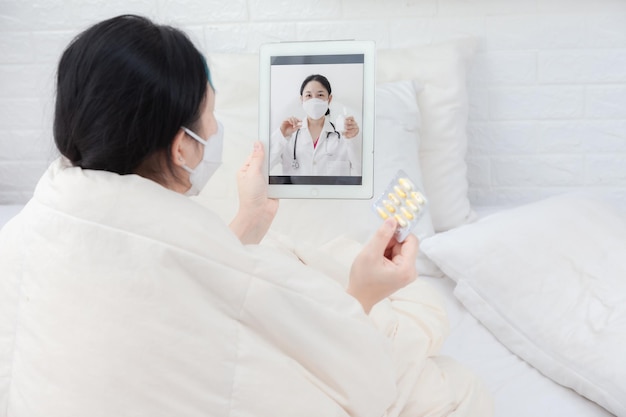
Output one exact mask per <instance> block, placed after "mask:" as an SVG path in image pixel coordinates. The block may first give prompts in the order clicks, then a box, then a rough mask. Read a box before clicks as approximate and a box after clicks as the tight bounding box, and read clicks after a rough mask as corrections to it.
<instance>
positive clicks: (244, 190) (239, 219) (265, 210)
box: [229, 141, 278, 244]
mask: <svg viewBox="0 0 626 417" xmlns="http://www.w3.org/2000/svg"><path fill="white" fill-rule="evenodd" d="M264 155H265V151H264V149H263V144H262V143H261V142H259V141H257V142H255V143H254V150H253V151H252V154H251V155H250V156H249V157H248V159H247V160H246V162H245V163H244V164H243V166H242V167H241V168H240V169H239V171H238V172H237V188H238V191H239V211H238V212H237V214H236V215H235V218H234V219H233V220H232V221H231V222H230V225H229V227H230V229H231V230H232V231H233V232H234V233H235V234H236V235H237V236H238V237H239V240H241V242H242V243H244V244H251V243H253V244H256V243H259V242H260V241H261V240H262V239H263V237H264V236H265V234H266V233H267V231H268V229H269V228H270V226H271V224H272V221H273V220H274V217H275V216H276V212H277V211H278V200H276V199H272V198H268V197H267V182H266V181H265V178H264V176H263V159H264Z"/></svg>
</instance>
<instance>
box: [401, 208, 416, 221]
mask: <svg viewBox="0 0 626 417" xmlns="http://www.w3.org/2000/svg"><path fill="white" fill-rule="evenodd" d="M400 213H402V214H403V215H404V217H406V218H407V219H409V220H413V219H414V218H415V216H413V213H411V212H410V211H409V210H407V208H406V207H402V208H401V209H400Z"/></svg>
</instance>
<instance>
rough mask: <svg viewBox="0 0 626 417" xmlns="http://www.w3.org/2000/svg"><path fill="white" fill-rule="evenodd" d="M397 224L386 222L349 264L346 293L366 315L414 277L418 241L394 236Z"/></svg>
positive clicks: (393, 221) (389, 220)
mask: <svg viewBox="0 0 626 417" xmlns="http://www.w3.org/2000/svg"><path fill="white" fill-rule="evenodd" d="M395 230H396V221H395V220H394V219H387V220H386V221H385V222H384V223H383V224H382V225H381V227H380V228H379V229H378V230H377V231H376V233H375V234H374V236H373V237H372V239H371V240H370V241H369V242H368V243H367V244H366V245H365V246H364V247H363V249H362V250H361V252H360V253H359V255H358V256H357V257H356V258H355V260H354V262H353V263H352V268H351V270H350V281H349V283H348V288H347V290H346V291H347V292H348V294H350V295H352V296H353V297H354V298H356V299H357V300H358V301H359V302H360V303H361V305H362V306H363V310H365V312H366V313H367V314H369V312H370V310H371V309H372V307H373V306H374V305H375V304H376V303H378V302H379V301H381V300H383V299H384V298H386V297H388V296H390V295H391V294H393V293H394V292H396V291H397V290H399V289H400V288H403V287H404V286H406V285H408V284H410V283H411V282H413V281H414V280H415V279H416V278H417V268H416V267H415V261H416V259H417V250H418V246H419V245H418V241H417V238H416V237H415V236H414V235H412V234H410V235H409V236H408V237H407V238H406V239H405V240H404V242H402V243H399V242H398V241H397V240H396V238H395V237H394V232H395Z"/></svg>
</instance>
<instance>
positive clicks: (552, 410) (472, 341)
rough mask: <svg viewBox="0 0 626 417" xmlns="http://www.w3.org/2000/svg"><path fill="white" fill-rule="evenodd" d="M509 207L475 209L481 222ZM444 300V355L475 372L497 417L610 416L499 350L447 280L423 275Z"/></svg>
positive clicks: (504, 351)
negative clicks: (446, 319)
mask: <svg viewBox="0 0 626 417" xmlns="http://www.w3.org/2000/svg"><path fill="white" fill-rule="evenodd" d="M506 208H510V207H479V208H477V209H476V212H477V213H478V216H479V217H484V216H486V215H489V214H492V213H495V212H497V211H499V210H503V209H506ZM421 279H424V280H427V281H428V282H429V283H430V284H431V285H433V286H434V287H435V288H436V289H437V290H439V292H440V293H441V294H442V295H443V297H444V299H445V302H446V307H447V310H448V314H449V320H450V336H449V337H448V339H447V340H446V342H445V344H444V346H443V354H445V355H449V356H451V357H454V358H456V359H457V360H459V361H460V362H461V363H463V364H465V365H466V366H467V367H468V368H470V369H472V370H473V371H474V372H476V373H477V374H478V375H479V376H480V377H481V378H482V379H483V381H484V382H485V384H486V385H487V387H488V389H489V390H490V391H491V392H492V393H493V396H494V399H495V409H496V410H495V416H496V417H541V416H550V417H611V416H613V414H611V413H609V412H608V411H606V410H605V409H604V408H602V407H600V406H599V405H597V404H596V403H594V402H592V401H589V400H587V399H586V398H585V397H582V396H580V395H579V394H577V393H576V392H575V391H573V390H571V389H569V388H566V387H563V386H561V385H559V384H557V383H555V382H553V381H552V380H551V379H549V378H547V377H545V376H544V375H542V374H541V373H540V372H539V371H537V370H536V369H535V368H533V367H532V366H530V365H528V364H527V363H526V362H524V361H523V360H522V359H520V358H519V357H518V356H516V355H515V354H513V353H511V351H509V350H508V349H507V348H506V347H505V346H504V345H502V344H501V343H500V342H499V341H498V340H497V339H496V338H495V337H494V336H493V335H492V334H491V333H490V332H489V331H488V330H487V329H486V328H485V327H484V326H483V325H482V324H481V323H480V322H479V321H478V320H477V319H475V318H474V317H473V316H472V315H471V314H470V313H469V312H468V311H467V310H466V309H465V307H463V305H462V304H461V303H460V302H459V301H458V300H457V299H456V297H455V296H454V294H453V291H454V286H455V285H456V284H455V282H454V281H452V280H451V279H450V278H447V277H444V278H435V277H428V276H424V277H421Z"/></svg>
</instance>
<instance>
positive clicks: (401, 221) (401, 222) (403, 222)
mask: <svg viewBox="0 0 626 417" xmlns="http://www.w3.org/2000/svg"><path fill="white" fill-rule="evenodd" d="M393 217H395V218H396V221H397V222H398V226H400V227H406V226H407V225H408V223H407V222H406V220H404V218H403V217H402V216H400V215H399V214H396V215H395V216H393Z"/></svg>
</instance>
